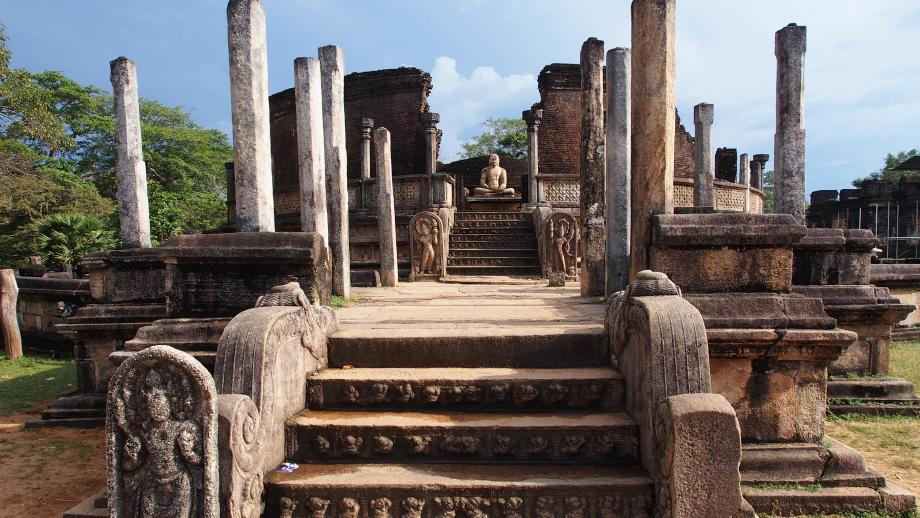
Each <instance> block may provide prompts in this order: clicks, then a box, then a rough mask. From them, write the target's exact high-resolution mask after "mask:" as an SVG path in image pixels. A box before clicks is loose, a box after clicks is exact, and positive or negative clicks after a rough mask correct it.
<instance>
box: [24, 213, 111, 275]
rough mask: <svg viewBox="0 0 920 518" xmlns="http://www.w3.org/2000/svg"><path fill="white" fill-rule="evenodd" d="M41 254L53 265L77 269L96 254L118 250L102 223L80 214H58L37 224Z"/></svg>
mask: <svg viewBox="0 0 920 518" xmlns="http://www.w3.org/2000/svg"><path fill="white" fill-rule="evenodd" d="M35 231H36V232H37V233H38V251H39V253H40V254H41V256H42V259H44V261H45V264H47V265H49V266H70V267H73V266H76V265H77V264H78V263H79V262H80V261H82V260H83V258H84V257H86V255H87V254H90V253H92V252H104V251H107V250H111V249H113V248H115V236H114V234H113V233H112V231H110V230H106V229H105V227H104V226H103V224H102V222H101V221H99V220H98V219H96V218H94V217H92V216H86V215H83V214H78V213H58V214H52V215H51V216H47V217H45V218H42V219H40V220H39V221H38V222H36V224H35Z"/></svg>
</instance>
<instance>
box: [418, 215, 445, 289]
mask: <svg viewBox="0 0 920 518" xmlns="http://www.w3.org/2000/svg"><path fill="white" fill-rule="evenodd" d="M445 241H446V240H445V232H444V225H443V224H442V223H441V218H440V217H438V215H437V214H435V213H433V212H419V213H418V214H416V215H415V216H413V217H412V219H411V220H410V221H409V243H410V246H409V250H410V271H409V280H410V281H416V280H421V279H423V278H430V279H437V278H439V277H442V276H444V275H446V266H447V265H446V261H445V257H446V255H447V254H446V253H445V251H446V249H447V246H446V243H445Z"/></svg>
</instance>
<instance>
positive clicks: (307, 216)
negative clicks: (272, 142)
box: [294, 58, 329, 246]
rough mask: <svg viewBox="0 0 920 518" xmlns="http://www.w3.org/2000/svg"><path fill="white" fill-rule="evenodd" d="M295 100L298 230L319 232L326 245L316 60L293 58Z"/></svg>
mask: <svg viewBox="0 0 920 518" xmlns="http://www.w3.org/2000/svg"><path fill="white" fill-rule="evenodd" d="M294 100H295V104H296V110H297V164H298V167H299V169H300V229H301V231H303V232H317V233H319V234H320V235H322V236H323V240H324V241H325V243H326V245H327V246H328V245H329V219H328V216H327V214H326V157H325V146H324V144H323V94H322V80H321V78H320V69H319V60H318V59H316V58H297V59H295V60H294Z"/></svg>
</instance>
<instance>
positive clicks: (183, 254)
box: [160, 232, 331, 317]
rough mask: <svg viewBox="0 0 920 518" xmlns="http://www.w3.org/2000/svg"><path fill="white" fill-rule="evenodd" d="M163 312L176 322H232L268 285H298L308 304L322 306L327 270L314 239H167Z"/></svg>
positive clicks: (285, 235) (323, 251)
mask: <svg viewBox="0 0 920 518" xmlns="http://www.w3.org/2000/svg"><path fill="white" fill-rule="evenodd" d="M160 253H161V255H162V257H163V258H164V262H166V264H167V284H166V285H167V296H168V299H167V312H168V314H169V315H170V316H181V317H233V316H235V315H236V314H238V313H239V312H241V311H243V310H245V309H248V308H251V307H252V306H253V305H254V304H255V301H256V299H257V298H258V297H259V296H261V295H262V294H264V293H266V292H267V291H268V290H269V289H271V288H272V287H273V286H278V285H282V284H285V283H288V282H291V281H292V280H295V281H297V282H298V283H300V285H301V286H303V287H304V291H305V292H306V294H307V296H308V297H309V298H310V300H311V301H318V302H320V303H328V302H329V297H330V295H331V265H330V261H329V256H328V253H327V248H326V246H325V243H324V242H323V240H322V237H321V236H320V235H319V234H315V233H303V232H238V233H234V234H194V235H185V236H176V237H173V238H171V239H170V240H169V241H167V242H166V244H165V245H164V246H163V247H162V248H160Z"/></svg>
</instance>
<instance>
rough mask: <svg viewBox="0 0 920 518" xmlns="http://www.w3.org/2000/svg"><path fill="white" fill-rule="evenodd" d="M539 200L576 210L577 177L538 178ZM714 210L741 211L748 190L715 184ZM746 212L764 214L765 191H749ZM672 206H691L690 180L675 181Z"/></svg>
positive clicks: (724, 183) (737, 186) (737, 185)
mask: <svg viewBox="0 0 920 518" xmlns="http://www.w3.org/2000/svg"><path fill="white" fill-rule="evenodd" d="M537 186H538V192H539V194H540V200H539V201H541V202H544V203H549V204H550V205H552V206H553V207H554V208H562V209H567V208H578V204H579V201H578V200H579V196H580V193H581V188H580V185H579V178H578V175H577V174H576V175H537ZM714 190H715V192H714V196H715V205H716V206H715V209H716V210H718V211H724V212H744V194H745V191H746V190H747V188H745V187H744V186H743V185H741V184H737V183H732V182H726V181H723V180H715V181H714ZM748 203H749V207H748V212H750V213H752V214H761V213H763V205H764V192H763V191H762V190H760V189H755V188H753V187H751V188H750V197H749V202H748ZM674 206H675V207H692V206H693V179H692V178H675V179H674Z"/></svg>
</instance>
